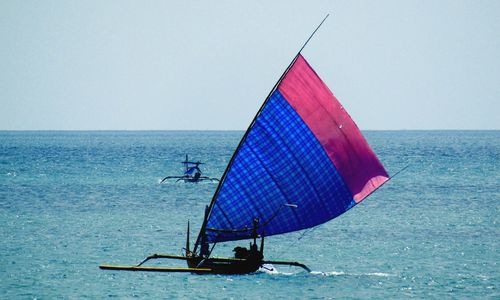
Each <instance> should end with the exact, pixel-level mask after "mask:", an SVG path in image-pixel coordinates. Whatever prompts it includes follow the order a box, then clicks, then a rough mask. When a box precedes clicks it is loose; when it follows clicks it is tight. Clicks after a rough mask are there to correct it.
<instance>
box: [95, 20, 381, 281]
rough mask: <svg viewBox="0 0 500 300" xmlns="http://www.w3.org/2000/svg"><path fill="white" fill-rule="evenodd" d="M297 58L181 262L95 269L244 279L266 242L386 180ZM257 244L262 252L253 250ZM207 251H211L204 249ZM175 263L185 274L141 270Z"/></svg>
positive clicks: (346, 205)
mask: <svg viewBox="0 0 500 300" xmlns="http://www.w3.org/2000/svg"><path fill="white" fill-rule="evenodd" d="M327 17H328V15H327V16H326V17H325V19H323V21H322V22H321V23H320V25H319V26H318V27H317V28H316V29H315V30H314V32H313V33H312V34H311V36H310V37H309V39H308V40H307V41H306V42H305V44H304V45H303V46H302V48H301V49H300V50H299V52H298V53H297V55H296V56H295V58H294V59H293V60H292V62H291V63H290V65H289V66H288V68H287V69H286V70H285V72H284V73H283V75H282V76H281V78H280V79H279V80H278V82H277V83H276V84H275V86H274V87H273V89H272V90H271V92H270V94H269V96H268V97H267V99H266V100H265V101H264V103H263V105H262V107H261V108H260V109H259V111H258V112H257V115H256V116H255V118H254V119H253V121H252V123H251V124H250V126H249V128H248V130H247V131H246V132H245V135H244V136H243V138H242V140H241V141H240V143H239V145H238V147H237V148H236V151H235V152H234V154H233V156H232V157H231V160H230V161H229V164H228V166H227V168H226V170H225V172H224V174H223V176H222V178H221V181H220V183H219V185H218V186H217V189H216V191H215V194H214V196H213V198H212V201H211V203H210V205H209V206H207V207H206V210H205V216H204V219H203V223H202V226H201V229H200V233H199V234H198V238H197V239H196V242H195V244H194V249H193V250H190V242H189V222H188V231H187V242H186V248H185V255H182V256H178V255H167V254H154V255H151V256H149V257H146V259H144V260H143V261H142V262H141V263H139V264H138V265H136V266H113V265H101V266H100V268H101V269H107V270H127V271H156V272H192V273H197V274H247V273H251V272H255V271H257V270H258V269H259V268H260V267H261V266H263V265H264V264H273V265H290V266H297V267H302V268H304V269H305V270H307V271H310V270H309V268H308V267H307V266H305V265H304V264H301V263H298V262H291V261H268V260H265V259H264V237H267V236H272V235H277V234H283V233H287V232H293V231H298V230H302V229H306V228H311V227H314V226H317V225H319V224H322V223H325V222H327V221H329V220H331V219H333V218H336V217H338V216H339V215H341V214H343V213H344V212H346V211H347V210H349V209H350V208H352V207H353V206H355V205H356V204H358V203H360V202H361V201H362V200H363V199H365V198H366V197H368V196H369V195H370V194H371V193H373V192H374V191H375V190H376V189H378V188H379V187H380V186H381V185H383V184H384V183H385V182H387V181H388V180H389V179H390V178H389V176H388V174H387V172H386V171H385V169H384V167H383V165H382V164H381V163H380V161H379V160H378V158H377V156H376V155H375V153H374V152H373V150H372V149H371V148H370V146H369V145H368V143H367V142H366V140H365V138H364V137H363V135H362V134H361V132H360V130H359V129H358V127H357V126H356V124H355V123H354V122H353V121H352V119H351V118H350V116H349V115H348V113H347V112H346V111H345V110H344V108H343V107H342V105H341V104H340V103H339V102H338V100H337V99H336V98H335V96H334V95H333V94H332V92H331V91H330V90H329V89H328V87H327V86H326V85H325V84H324V83H323V81H322V80H321V79H320V78H319V77H318V75H317V74H316V72H315V71H314V70H313V69H312V68H311V67H310V66H309V64H308V63H307V61H306V60H305V59H304V57H303V56H302V54H301V51H302V50H303V49H304V47H305V46H306V44H307V43H308V41H309V40H310V39H311V38H312V36H313V35H314V33H315V32H316V31H317V30H318V28H319V27H320V26H321V24H323V22H324V21H325V20H326V18H327ZM257 238H260V239H261V240H260V247H258V245H257ZM245 239H253V242H252V243H251V244H250V249H246V248H243V247H236V248H235V249H234V251H235V257H233V258H217V257H213V256H212V251H213V249H214V247H215V245H217V244H218V243H223V242H228V241H236V240H245ZM210 245H211V246H210ZM159 258H164V259H179V260H185V261H187V265H188V268H172V267H146V266H143V264H144V263H145V262H146V261H149V260H151V259H159Z"/></svg>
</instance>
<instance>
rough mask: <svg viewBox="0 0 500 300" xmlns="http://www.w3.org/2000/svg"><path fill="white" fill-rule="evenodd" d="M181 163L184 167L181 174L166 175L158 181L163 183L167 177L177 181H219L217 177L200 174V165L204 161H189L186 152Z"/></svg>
mask: <svg viewBox="0 0 500 300" xmlns="http://www.w3.org/2000/svg"><path fill="white" fill-rule="evenodd" d="M181 164H183V165H184V168H185V169H186V170H185V171H184V174H183V175H182V176H167V177H165V178H163V179H162V180H161V181H160V183H163V182H164V181H165V180H168V179H177V180H176V181H175V182H179V181H181V180H183V181H184V182H192V183H198V182H201V181H205V180H210V181H219V179H217V178H213V177H208V176H202V172H201V169H200V165H203V164H205V163H202V162H200V161H196V162H195V161H189V157H188V155H187V154H186V160H184V161H182V162H181Z"/></svg>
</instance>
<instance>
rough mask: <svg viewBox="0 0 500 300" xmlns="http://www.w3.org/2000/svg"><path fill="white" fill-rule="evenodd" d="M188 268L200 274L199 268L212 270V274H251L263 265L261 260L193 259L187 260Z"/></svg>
mask: <svg viewBox="0 0 500 300" xmlns="http://www.w3.org/2000/svg"><path fill="white" fill-rule="evenodd" d="M187 265H188V268H190V269H194V270H195V271H194V272H193V273H197V274H205V273H204V272H203V271H202V272H198V271H197V269H199V268H207V269H210V270H211V272H210V273H212V274H249V273H253V272H255V271H257V270H258V269H259V268H260V266H261V265H262V260H259V259H231V258H210V259H207V260H205V259H202V258H201V257H191V258H189V259H188V260H187Z"/></svg>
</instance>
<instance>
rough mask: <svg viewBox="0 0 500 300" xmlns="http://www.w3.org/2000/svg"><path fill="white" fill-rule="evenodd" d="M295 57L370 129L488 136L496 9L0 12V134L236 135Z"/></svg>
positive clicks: (3, 5) (179, 4)
mask: <svg viewBox="0 0 500 300" xmlns="http://www.w3.org/2000/svg"><path fill="white" fill-rule="evenodd" d="M327 13H330V17H329V18H328V20H327V21H326V22H325V23H324V24H323V26H322V27H321V29H320V30H319V31H318V32H317V33H316V35H315V37H314V38H313V39H312V40H311V42H310V43H309V44H308V46H307V47H306V49H305V50H304V51H303V52H302V54H303V55H304V57H305V58H306V59H307V60H308V61H309V63H310V64H311V66H312V67H313V68H314V69H315V70H316V72H317V73H318V74H319V76H320V77H321V78H322V79H323V81H325V83H326V84H327V85H328V86H329V87H330V89H331V90H332V91H333V93H334V94H335V95H336V96H337V98H338V99H339V100H340V102H341V103H342V104H343V105H344V107H345V108H346V109H347V111H348V112H349V113H350V115H351V116H352V118H353V119H354V121H355V122H356V123H357V124H358V126H359V127H360V128H361V129H363V130H370V129H372V130H373V129H376V130H377V129H389V130H397V129H500V116H499V115H500V1H455V0H453V1H438V0H432V1H399V0H398V1H14V0H12V1H7V0H1V1H0V130H122V129H123V130H149V129H151V130H172V129H186V130H191V129H198V130H244V129H246V128H247V126H248V124H249V123H250V121H251V120H252V118H253V117H254V115H255V113H256V112H257V110H258V108H259V107H260V105H261V103H262V102H263V101H264V99H265V97H266V96H267V95H268V93H269V91H270V90H271V88H272V87H273V85H274V84H275V82H276V81H277V80H278V78H279V77H280V75H281V73H282V72H283V71H284V69H285V68H286V66H287V65H288V64H289V62H290V61H291V59H292V58H293V57H294V56H295V54H296V52H297V51H298V50H299V48H300V47H301V45H302V44H303V43H304V41H305V40H306V39H307V37H308V36H309V34H310V33H311V32H312V31H313V30H314V28H315V27H316V26H317V25H318V24H319V22H320V21H321V20H322V19H323V17H324V16H325V15H326V14H327Z"/></svg>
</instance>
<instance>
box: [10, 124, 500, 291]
mask: <svg viewBox="0 0 500 300" xmlns="http://www.w3.org/2000/svg"><path fill="white" fill-rule="evenodd" d="M363 133H364V135H365V137H366V139H367V140H368V142H369V143H370V145H371V146H372V147H373V149H374V151H375V152H376V153H377V155H378V156H379V158H380V160H381V161H382V163H383V164H384V166H385V167H386V169H387V170H388V172H389V173H390V174H391V175H394V174H396V173H398V171H400V170H401V169H403V168H405V167H406V166H408V167H407V168H406V169H404V170H403V171H402V172H401V173H399V174H398V175H397V176H395V177H394V178H392V179H391V180H390V181H389V182H388V183H387V184H385V185H384V186H383V187H381V188H380V189H379V190H378V191H376V192H375V193H374V194H372V195H371V196H370V197H368V198H367V199H365V200H364V201H363V202H362V203H360V204H359V205H357V206H356V207H354V208H352V209H351V210H349V211H348V212H346V213H345V214H343V215H341V216H339V217H338V218H336V219H333V220H331V221H329V222H327V223H325V224H322V225H320V226H318V227H315V228H313V229H308V230H304V231H300V232H295V233H290V234H284V235H280V236H272V237H268V238H267V239H266V245H265V248H266V250H265V257H266V258H267V259H270V260H290V261H298V262H301V263H304V264H306V265H307V266H308V267H309V268H310V269H311V270H312V272H311V273H307V272H305V271H304V270H302V269H300V268H296V267H288V266H270V265H268V266H266V269H262V270H260V271H258V272H256V273H253V274H250V275H234V276H229V275H194V274H190V273H148V272H126V271H106V270H100V269H99V265H100V264H116V265H134V264H137V263H139V262H140V261H141V260H142V259H143V258H144V257H146V256H147V255H151V254H154V253H168V254H175V255H180V254H182V251H183V250H182V248H183V247H185V245H186V231H187V223H188V220H189V222H190V227H191V230H190V231H191V245H192V243H193V237H196V236H197V234H198V231H199V228H200V226H201V222H202V220H203V214H204V209H205V206H206V205H208V204H209V203H210V200H211V198H212V195H213V193H214V191H215V189H216V188H217V183H211V182H201V183H198V184H192V183H184V182H175V181H167V182H164V183H162V184H160V181H161V179H162V178H163V177H165V176H168V175H179V174H182V172H183V166H182V164H181V163H180V162H182V161H183V160H184V159H185V155H186V154H188V155H189V158H190V159H192V160H194V161H201V162H204V163H205V164H203V165H200V167H201V168H202V170H203V171H204V175H207V176H210V177H220V176H222V174H223V172H224V170H225V168H226V165H227V164H228V161H229V159H230V158H231V155H232V154H233V152H234V150H235V148H236V146H237V145H238V143H239V140H240V139H241V138H242V136H243V132H242V131H0V299H105V298H115V299H132V298H134V299H135V298H139V299H193V298H197V299H337V298H341V299H407V298H412V299H500V290H499V289H500V226H499V225H500V224H499V222H500V131H498V130H492V131H364V132H363ZM238 244H242V245H244V246H247V245H248V241H240V242H239V243H236V242H230V243H223V244H218V245H217V246H216V247H215V248H214V255H217V256H227V255H232V249H233V247H234V246H235V245H238ZM147 264H148V265H150V266H155V265H160V264H161V265H164V266H178V267H185V265H184V262H183V261H169V260H167V261H157V262H151V263H149V262H148V263H147Z"/></svg>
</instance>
